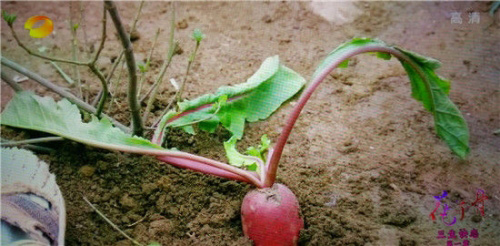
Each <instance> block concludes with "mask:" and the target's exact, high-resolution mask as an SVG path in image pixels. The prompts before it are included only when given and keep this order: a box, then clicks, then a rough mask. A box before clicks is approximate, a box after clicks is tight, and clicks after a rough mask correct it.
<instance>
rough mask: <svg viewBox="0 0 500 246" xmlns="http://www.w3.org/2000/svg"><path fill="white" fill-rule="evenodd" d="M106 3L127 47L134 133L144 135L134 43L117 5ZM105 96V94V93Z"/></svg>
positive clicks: (129, 100) (123, 43)
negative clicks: (138, 97)
mask: <svg viewBox="0 0 500 246" xmlns="http://www.w3.org/2000/svg"><path fill="white" fill-rule="evenodd" d="M104 4H105V5H106V8H107V9H108V12H109V15H110V16H111V19H112V20H113V23H114V24H115V28H116V30H117V31H118V36H119V38H120V41H121V42H122V45H123V48H124V49H125V59H126V61H127V66H128V74H129V84H128V102H129V107H130V113H131V118H132V120H131V121H132V129H133V134H134V135H138V136H142V132H143V128H142V121H141V116H140V108H139V104H138V102H137V74H136V64H135V58H134V50H133V48H132V43H131V42H130V38H129V35H128V34H127V33H126V32H125V28H124V27H123V24H122V22H121V19H120V16H119V14H118V11H117V9H116V5H115V4H114V2H112V1H105V2H104ZM103 96H104V94H103Z"/></svg>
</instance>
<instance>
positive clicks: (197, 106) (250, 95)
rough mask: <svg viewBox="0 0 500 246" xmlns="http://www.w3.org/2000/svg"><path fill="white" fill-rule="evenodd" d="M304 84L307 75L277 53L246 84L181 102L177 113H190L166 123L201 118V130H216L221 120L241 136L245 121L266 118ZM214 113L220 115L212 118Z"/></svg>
mask: <svg viewBox="0 0 500 246" xmlns="http://www.w3.org/2000/svg"><path fill="white" fill-rule="evenodd" d="M304 84H305V79H304V78H302V77H301V76H300V75H299V74H297V73H296V72H294V71H293V70H291V69H289V68H287V67H285V66H283V65H281V64H280V63H279V58H278V56H273V57H270V58H267V59H266V60H265V61H264V63H263V64H262V65H261V67H260V68H259V70H258V71H257V72H256V73H255V74H254V75H252V76H251V77H250V78H249V79H248V80H247V81H246V82H245V83H242V84H238V85H234V86H223V87H221V88H219V89H218V90H217V91H216V92H215V93H214V94H206V95H203V96H201V97H198V98H196V99H193V100H190V101H183V102H181V103H179V104H178V105H179V108H180V111H179V112H177V113H176V114H181V113H183V112H186V111H190V113H188V114H185V115H184V116H183V117H180V118H178V119H176V120H175V121H172V122H170V123H168V124H165V126H167V127H176V126H182V125H185V124H188V123H189V122H197V121H200V120H202V121H201V122H200V123H199V124H200V125H203V126H202V127H200V129H202V130H208V131H214V130H215V127H216V125H215V123H216V122H218V123H221V124H222V126H223V127H224V128H226V129H228V130H229V131H230V132H231V133H232V134H233V135H234V136H236V137H237V138H238V139H241V137H242V136H243V131H244V125H245V122H246V121H248V122H255V121H259V120H263V119H266V118H267V117H269V116H270V115H271V114H272V113H273V112H274V111H275V110H277V109H278V108H279V107H280V106H281V105H282V104H283V103H284V102H285V101H286V100H288V99H290V98H291V97H292V96H293V95H295V94H296V93H297V92H298V91H299V90H300V89H301V88H302V87H303V86H304ZM225 98H227V99H225ZM220 100H222V101H220ZM217 102H219V104H220V109H219V110H218V112H217V113H215V111H216V109H215V108H217V107H218V106H217V107H216V106H213V104H216V103H217ZM211 104H212V106H210V105H211ZM213 114H215V116H217V117H210V116H211V115H213ZM165 117H166V116H164V118H165ZM170 118H171V117H170ZM203 119H207V120H206V121H209V123H206V124H205V123H202V122H205V120H203ZM164 120H165V119H163V120H162V121H164ZM166 121H167V120H165V122H166Z"/></svg>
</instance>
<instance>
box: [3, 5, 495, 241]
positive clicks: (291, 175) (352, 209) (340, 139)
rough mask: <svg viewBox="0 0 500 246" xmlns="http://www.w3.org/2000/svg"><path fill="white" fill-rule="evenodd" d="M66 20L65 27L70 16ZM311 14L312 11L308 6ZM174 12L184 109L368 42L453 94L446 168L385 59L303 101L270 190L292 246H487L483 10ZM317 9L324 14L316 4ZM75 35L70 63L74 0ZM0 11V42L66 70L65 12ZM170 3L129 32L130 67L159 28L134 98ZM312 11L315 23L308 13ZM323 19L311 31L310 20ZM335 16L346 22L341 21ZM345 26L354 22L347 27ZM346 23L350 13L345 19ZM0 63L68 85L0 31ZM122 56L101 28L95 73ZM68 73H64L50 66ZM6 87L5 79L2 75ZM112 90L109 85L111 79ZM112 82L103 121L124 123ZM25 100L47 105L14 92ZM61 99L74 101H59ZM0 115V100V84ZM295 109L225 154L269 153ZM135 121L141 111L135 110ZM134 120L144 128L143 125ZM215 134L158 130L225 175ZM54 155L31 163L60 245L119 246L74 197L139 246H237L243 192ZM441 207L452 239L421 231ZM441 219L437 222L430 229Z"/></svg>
mask: <svg viewBox="0 0 500 246" xmlns="http://www.w3.org/2000/svg"><path fill="white" fill-rule="evenodd" d="M74 4H75V5H76V7H75V8H74V10H73V18H75V19H78V17H79V12H78V11H75V9H78V3H77V2H74ZM314 4H317V3H314ZM314 4H313V3H309V2H270V3H268V2H234V3H230V2H213V3H202V2H183V3H177V5H176V8H177V11H176V14H177V17H176V18H177V19H176V33H175V35H176V39H177V40H178V41H179V43H180V46H181V48H182V50H183V51H184V52H183V53H182V54H181V55H178V56H175V57H174V59H173V62H172V65H171V67H170V68H169V70H168V71H167V75H166V79H165V80H168V79H170V78H175V79H176V80H177V81H182V78H183V74H184V73H185V69H186V64H187V59H188V56H189V54H190V52H191V51H192V50H193V49H194V41H192V40H191V39H190V33H191V32H192V30H193V29H194V28H200V29H201V30H203V32H204V33H205V34H206V39H205V40H203V41H202V44H201V46H200V50H199V54H198V56H197V57H196V61H195V62H194V64H193V67H192V73H191V75H190V76H189V82H188V85H187V90H186V93H185V94H184V96H185V97H186V98H195V97H197V96H199V95H202V94H205V93H209V92H213V91H215V90H216V88H218V87H219V86H222V85H232V84H236V83H240V82H243V81H245V80H246V78H248V77H249V76H250V75H251V74H253V73H254V72H255V71H256V69H257V68H258V67H259V66H260V64H261V62H262V61H263V60H264V59H265V58H266V57H269V56H272V55H276V54H278V55H280V59H281V61H282V62H283V63H284V64H285V65H286V66H288V67H290V68H292V69H294V70H295V71H297V72H299V73H300V74H302V75H304V77H305V78H306V79H309V78H310V75H311V74H312V73H313V71H314V68H315V66H317V65H318V62H319V61H320V60H321V59H322V58H323V57H325V55H326V54H328V52H329V51H331V50H332V49H334V48H335V47H336V46H338V45H339V44H341V43H342V42H344V41H346V40H348V39H351V38H353V37H359V36H367V37H375V38H379V39H382V40H384V41H385V42H387V43H390V44H397V45H399V46H401V47H404V48H406V49H410V50H412V51H416V52H419V53H421V54H425V55H427V56H431V57H434V58H436V59H438V60H440V61H442V63H443V66H442V68H440V70H439V71H438V72H439V74H440V75H441V76H443V77H445V78H449V79H451V80H452V89H451V93H450V97H451V99H452V100H453V101H454V102H455V103H456V104H457V106H458V107H459V108H460V110H461V111H462V113H463V114H464V116H465V119H466V120H467V123H468V125H469V128H470V147H471V153H470V155H469V157H468V158H467V159H466V160H460V159H459V158H458V157H456V156H454V155H453V154H452V153H451V152H450V151H449V149H448V147H447V146H446V145H445V144H444V142H443V141H441V140H440V139H438V137H437V136H436V135H435V131H434V126H433V119H432V115H431V114H429V113H428V112H427V111H425V110H424V109H423V107H422V106H421V105H420V104H419V103H418V102H416V101H415V100H413V99H411V98H410V86H409V82H408V78H407V77H406V75H405V72H404V70H403V69H402V67H401V66H400V64H399V63H398V62H397V61H395V60H394V59H393V60H391V61H383V60H379V59H376V58H375V57H372V56H369V55H361V56H358V57H355V58H353V59H352V61H351V63H350V66H349V67H348V68H346V69H341V70H340V69H339V70H337V71H336V72H335V73H334V74H332V76H330V77H329V78H328V79H327V80H326V81H325V82H324V83H323V84H322V85H321V89H319V90H317V91H316V92H315V93H314V94H313V96H312V98H311V100H310V101H309V103H308V105H307V106H306V108H305V109H304V112H303V115H302V117H301V118H300V119H299V120H298V122H297V124H296V127H295V128H294V130H293V133H292V135H291V136H290V138H289V141H288V144H287V146H286V148H285V150H284V154H283V158H282V161H281V164H280V168H279V173H278V181H279V182H280V183H284V184H286V185H287V186H288V187H289V188H290V189H291V190H292V191H293V192H294V193H295V194H296V195H297V197H298V199H299V202H300V205H301V212H302V215H303V217H304V219H305V229H304V230H303V231H302V233H301V236H300V245H445V244H446V241H447V239H439V238H437V236H438V231H440V230H444V232H445V235H446V236H448V232H449V230H455V231H456V232H457V237H458V238H457V239H454V240H453V242H455V243H458V242H462V239H460V237H459V236H458V231H459V230H460V229H466V230H468V231H469V232H470V231H472V230H473V229H477V231H478V232H479V237H478V238H469V239H470V241H471V245H499V242H500V234H499V233H498V232H499V231H500V189H499V187H500V167H499V164H500V136H498V135H494V134H493V132H494V131H495V130H496V129H498V128H500V117H499V116H500V107H499V106H498V105H500V101H499V96H500V81H499V78H500V67H499V64H500V49H498V43H499V41H500V25H499V23H500V13H498V12H497V13H496V15H495V16H494V17H491V16H489V15H488V13H487V11H488V10H489V3H488V2H441V3H435V2H408V3H406V2H405V3H400V2H373V3H363V2H357V3H327V4H326V6H319V7H318V6H313V5H314ZM329 4H330V6H329ZM117 5H118V7H119V11H120V15H121V17H122V19H123V20H124V21H125V22H126V23H129V22H131V21H132V20H133V18H134V15H135V13H136V11H137V8H138V6H139V2H120V3H117ZM83 8H84V11H83V13H84V18H85V20H86V21H85V23H82V24H81V28H82V30H83V29H85V30H86V37H85V36H84V35H83V32H82V31H80V32H79V33H78V38H79V42H80V47H81V48H80V50H81V54H83V55H82V56H83V57H81V59H82V60H86V59H88V56H87V55H86V54H87V53H88V51H91V50H95V49H96V48H97V45H98V43H99V40H100V21H101V15H102V14H101V13H102V8H101V3H99V2H84V3H83ZM2 9H3V10H7V11H8V12H15V13H17V15H18V18H17V20H18V21H17V22H16V24H15V28H16V30H17V32H18V35H19V36H20V39H21V40H23V42H25V43H26V44H28V46H30V47H32V48H33V49H38V48H40V47H44V48H45V49H46V51H45V53H46V54H48V55H51V56H56V57H64V58H70V55H69V54H70V50H71V47H70V40H71V33H70V31H69V28H68V19H69V3H67V2H60V3H53V2H36V3H34V2H2ZM170 10H171V5H170V3H167V2H147V3H146V4H145V6H144V9H143V11H142V15H141V17H140V20H139V22H138V32H137V33H135V34H134V39H136V40H135V41H134V43H133V44H134V52H135V55H136V58H137V60H144V59H145V58H146V57H147V55H148V52H149V50H150V48H151V46H152V43H153V39H154V35H155V32H156V30H157V29H158V28H159V29H160V30H161V34H160V37H159V42H158V45H157V47H156V48H155V51H154V55H153V57H152V70H151V72H150V73H149V74H148V77H147V79H146V85H145V86H144V88H143V93H145V91H146V90H147V89H149V86H150V85H151V84H152V83H153V81H154V80H155V78H156V74H157V73H158V72H159V70H160V66H161V64H162V61H163V59H164V57H165V54H166V52H167V49H168V32H169V31H168V30H169V24H168V23H169V20H170ZM313 10H315V11H316V13H315V12H314V11H313ZM325 11H326V15H327V16H328V13H329V12H328V11H333V12H331V13H334V14H336V15H333V14H332V15H330V17H331V16H337V15H338V16H339V17H338V18H328V19H325V18H323V17H322V16H321V14H317V13H319V12H322V13H325ZM454 11H461V12H462V16H461V17H462V18H463V24H461V25H460V24H451V22H450V18H451V12H454ZM471 12H479V13H480V17H481V20H480V23H479V24H469V23H468V13H471ZM346 13H347V14H346ZM349 13H353V14H352V15H349ZM354 13H355V14H354ZM33 15H47V16H49V17H50V18H52V20H53V21H54V23H55V29H54V33H53V34H51V35H50V36H49V37H48V38H44V39H39V40H33V39H31V38H30V37H29V36H28V34H27V32H26V31H25V30H24V29H23V27H22V22H23V21H24V20H25V19H27V18H28V17H30V16H33ZM1 27H2V33H1V37H2V55H4V56H5V57H8V58H10V59H13V60H14V61H16V62H18V63H20V64H22V65H23V66H26V67H27V68H29V69H31V70H33V71H35V72H37V73H39V74H40V75H42V76H43V77H45V78H47V79H49V80H51V81H54V82H55V83H57V84H59V85H61V86H67V83H66V82H65V81H64V80H63V79H62V78H61V77H60V76H59V75H58V74H57V72H56V71H55V70H54V68H53V67H52V66H51V65H50V64H49V63H48V62H46V61H44V60H41V59H38V58H34V57H31V56H29V55H27V54H26V53H25V52H24V51H23V50H22V49H21V48H20V47H18V46H17V45H16V43H15V41H14V40H13V38H12V35H11V33H10V32H9V30H8V27H7V26H6V24H5V22H3V21H2V26H1ZM120 50H121V46H120V44H119V43H118V41H117V38H116V36H115V34H114V26H113V25H112V23H111V20H109V21H108V39H107V42H106V46H105V48H104V50H103V52H102V55H101V57H100V58H99V61H98V65H99V67H100V68H101V69H102V70H103V71H104V73H105V74H107V73H108V72H109V70H110V66H111V61H112V60H114V59H116V56H117V54H119V52H120ZM60 66H61V67H62V68H63V69H64V70H65V71H68V73H70V74H72V73H71V71H72V70H71V69H72V68H71V66H67V65H64V64H61V65H60ZM6 72H8V73H9V74H11V75H15V73H13V72H11V71H9V70H7V69H6ZM80 72H81V78H82V80H83V84H84V93H83V94H84V95H89V100H92V99H93V97H95V95H96V94H97V93H98V91H99V90H100V86H99V83H98V80H97V79H96V78H95V77H94V76H93V75H92V74H91V73H90V72H89V71H87V69H85V68H81V69H80ZM116 77H118V76H115V78H116ZM126 79H127V78H126V72H125V71H124V72H123V75H122V77H121V80H120V83H119V85H118V86H117V89H114V88H112V92H113V93H114V94H115V98H116V103H112V105H113V106H112V109H109V108H110V106H109V104H108V106H107V109H106V111H105V112H106V113H109V114H110V115H112V116H113V117H115V118H116V119H118V120H120V121H121V122H123V123H124V124H129V121H128V118H129V111H128V107H127V104H126V102H127V100H126V88H125V85H126ZM22 86H23V87H24V88H25V89H32V90H35V91H36V93H38V94H40V95H48V96H54V97H56V98H58V96H57V95H55V94H54V93H51V92H49V91H48V90H47V89H45V88H43V87H41V86H38V85H36V84H35V83H34V82H33V81H29V80H28V81H25V82H22ZM70 89H71V91H73V92H75V93H76V92H77V90H76V88H74V87H71V88H70ZM160 91H161V93H160V95H159V97H158V100H157V102H156V103H155V105H154V106H155V107H154V109H153V111H154V116H155V117H154V118H156V117H158V116H159V115H160V113H161V111H162V110H163V108H164V107H165V106H166V105H167V104H168V102H169V100H170V98H171V97H172V95H173V94H174V93H175V91H174V89H173V88H172V86H171V84H170V83H168V82H165V83H164V84H163V85H162V86H161V90H160ZM1 95H2V108H3V107H4V106H5V104H6V102H8V100H9V99H10V98H11V97H12V91H11V89H10V88H9V87H7V86H6V85H5V84H4V83H2V94H1ZM294 100H295V99H293V100H291V102H289V103H287V104H286V105H284V106H283V107H282V108H281V109H280V110H279V111H278V112H276V113H275V114H274V115H272V116H271V117H270V118H269V119H268V120H267V121H264V122H257V123H249V124H247V129H246V131H245V136H244V139H243V140H242V141H241V142H240V143H239V147H241V149H244V148H246V147H248V146H250V145H255V144H257V143H259V139H260V137H261V136H262V135H263V134H268V135H269V137H270V139H271V140H274V141H275V140H276V139H277V137H278V135H279V133H280V130H281V127H282V126H283V124H284V121H285V118H286V116H287V115H288V113H289V112H290V111H291V108H292V106H293V104H294V102H293V101H294ZM142 106H143V109H144V108H145V105H144V104H143V105H142ZM154 118H153V117H151V118H150V119H149V124H150V123H151V122H153V120H154ZM40 135H41V134H40V133H36V132H32V131H24V130H19V129H11V128H7V127H2V137H5V138H9V139H23V138H29V137H36V136H40ZM228 137H229V133H228V132H227V131H225V130H222V129H219V130H218V131H217V132H215V133H213V134H208V133H203V132H201V133H199V134H197V135H196V136H191V135H189V134H186V133H182V132H173V133H172V134H171V135H170V136H169V139H168V142H169V145H170V146H169V147H176V148H178V149H181V150H184V151H188V152H190V153H195V154H198V155H201V156H205V157H209V158H213V159H217V160H221V161H226V159H225V156H224V151H223V148H222V141H225V140H226V139H228ZM46 146H48V147H51V148H54V149H57V152H55V153H51V154H44V153H40V154H39V156H40V157H41V158H42V159H44V160H45V161H47V162H48V163H49V164H50V169H51V171H52V172H54V173H55V174H56V175H57V182H58V184H59V185H60V187H61V190H62V192H63V194H64V197H65V200H66V206H67V213H68V214H67V218H68V219H67V230H66V244H67V245H132V243H131V242H130V241H129V240H126V239H125V238H124V237H123V236H122V235H121V234H120V233H119V232H117V231H116V230H114V229H113V228H112V227H111V226H109V225H108V224H107V223H105V222H104V220H103V219H102V218H101V217H99V216H98V215H97V214H96V213H95V212H94V211H93V210H92V209H91V208H90V207H89V206H88V205H87V204H86V203H85V202H84V201H83V199H82V196H85V197H87V198H88V199H89V200H90V201H91V202H92V203H94V204H95V205H96V206H97V208H99V210H100V211H102V212H103V213H104V214H105V215H106V216H107V217H108V218H109V219H110V220H111V221H113V222H114V223H115V224H116V225H117V226H119V227H120V228H122V229H123V230H124V231H125V232H126V233H127V234H129V235H130V236H131V237H133V238H134V239H135V240H137V241H139V242H141V243H145V244H147V243H151V242H159V243H161V244H162V245H251V242H250V241H249V240H248V239H246V238H245V237H244V236H243V234H242V227H241V220H240V215H239V213H240V212H239V211H240V206H241V201H242V199H243V197H244V195H245V194H246V192H248V191H249V190H250V189H252V187H251V186H250V185H247V184H244V183H240V182H234V181H228V180H224V179H220V178H216V177H211V176H206V175H203V174H199V173H195V172H192V171H188V170H181V169H178V168H174V167H172V166H169V165H165V164H162V163H160V162H158V161H156V160H155V159H154V158H152V157H148V156H137V155H130V154H123V153H118V152H109V151H105V150H99V149H95V148H90V147H86V146H84V145H81V144H78V143H74V142H71V141H64V142H59V143H52V144H49V145H46ZM479 189H482V190H484V191H485V194H486V195H487V197H488V199H487V200H486V201H485V203H484V211H485V213H484V215H481V214H480V213H479V210H478V209H476V208H475V207H471V208H470V209H468V210H467V211H466V212H465V218H464V219H463V220H459V217H460V206H459V202H460V201H465V202H466V203H468V204H470V203H472V202H474V201H475V200H476V193H477V191H478V190H479ZM443 190H445V191H447V192H448V197H447V198H445V200H443V201H446V202H447V204H449V205H450V207H451V209H452V210H450V212H449V215H448V216H449V217H447V218H446V220H445V221H448V219H451V217H452V216H456V217H457V220H458V221H457V223H456V224H454V225H453V226H447V225H445V224H444V223H443V222H442V221H441V220H440V216H437V218H438V219H437V220H436V221H432V220H431V218H430V213H431V212H432V211H433V209H434V208H435V199H434V198H433V196H437V195H440V194H441V193H442V192H443ZM441 211H442V210H441V209H440V210H439V211H438V212H437V215H439V213H440V212H441Z"/></svg>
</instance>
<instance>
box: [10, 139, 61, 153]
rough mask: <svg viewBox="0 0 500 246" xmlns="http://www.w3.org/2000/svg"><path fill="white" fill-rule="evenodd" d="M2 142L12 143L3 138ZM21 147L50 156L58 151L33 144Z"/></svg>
mask: <svg viewBox="0 0 500 246" xmlns="http://www.w3.org/2000/svg"><path fill="white" fill-rule="evenodd" d="M1 140H2V141H3V142H5V141H7V142H8V141H10V140H7V139H5V138H1ZM20 147H23V148H25V149H29V150H33V151H37V152H40V153H46V154H50V153H52V152H55V151H56V150H55V149H52V148H48V147H42V146H38V145H31V144H24V145H22V146H20Z"/></svg>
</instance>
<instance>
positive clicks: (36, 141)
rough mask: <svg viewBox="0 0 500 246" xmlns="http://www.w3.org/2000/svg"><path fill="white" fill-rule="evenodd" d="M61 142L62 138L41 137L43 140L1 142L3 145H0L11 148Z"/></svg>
mask: <svg viewBox="0 0 500 246" xmlns="http://www.w3.org/2000/svg"><path fill="white" fill-rule="evenodd" d="M62 140H64V138H62V137H43V138H33V139H27V140H20V141H9V142H3V143H0V145H1V146H2V147H12V146H19V145H25V144H34V143H46V142H54V141H62Z"/></svg>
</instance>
